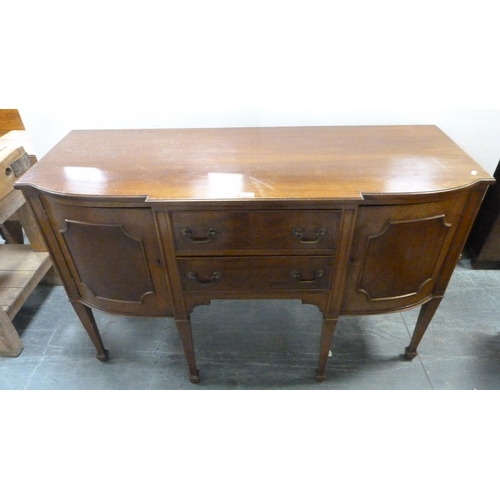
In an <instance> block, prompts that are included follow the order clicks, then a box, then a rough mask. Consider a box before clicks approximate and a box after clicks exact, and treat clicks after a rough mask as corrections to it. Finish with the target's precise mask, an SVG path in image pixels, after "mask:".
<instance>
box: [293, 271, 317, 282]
mask: <svg viewBox="0 0 500 500" xmlns="http://www.w3.org/2000/svg"><path fill="white" fill-rule="evenodd" d="M322 276H323V271H314V278H313V279H312V280H303V279H300V273H299V272H298V271H293V272H292V278H294V279H295V280H296V281H297V282H298V283H314V282H315V281H316V280H317V279H318V278H321V277H322Z"/></svg>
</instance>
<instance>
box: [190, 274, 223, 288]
mask: <svg viewBox="0 0 500 500" xmlns="http://www.w3.org/2000/svg"><path fill="white" fill-rule="evenodd" d="M187 278H188V279H190V280H194V281H196V284H197V285H200V286H210V285H213V284H214V283H215V282H216V281H217V280H220V279H222V274H221V273H219V272H217V271H216V272H214V273H212V276H211V278H210V279H209V280H200V278H199V277H198V273H194V272H190V273H187Z"/></svg>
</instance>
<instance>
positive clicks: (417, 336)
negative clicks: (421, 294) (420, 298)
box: [405, 297, 442, 360]
mask: <svg viewBox="0 0 500 500" xmlns="http://www.w3.org/2000/svg"><path fill="white" fill-rule="evenodd" d="M441 300H442V297H437V298H435V299H432V300H430V301H429V302H427V303H426V304H424V305H423V306H422V307H421V308H420V314H419V315H418V319H417V323H416V324H415V330H414V331H413V336H412V338H411V341H410V345H409V346H408V347H407V348H406V349H405V356H406V359H409V360H412V359H413V358H414V357H415V356H416V355H417V347H418V344H419V343H420V341H421V340H422V337H423V336H424V333H425V331H426V330H427V327H428V326H429V323H430V322H431V320H432V318H433V316H434V313H435V312H436V311H437V308H438V307H439V304H440V303H441Z"/></svg>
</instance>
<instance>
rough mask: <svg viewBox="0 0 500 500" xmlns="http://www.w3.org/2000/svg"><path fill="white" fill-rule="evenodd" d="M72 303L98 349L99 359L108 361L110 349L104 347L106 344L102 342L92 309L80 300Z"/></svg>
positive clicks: (97, 356)
mask: <svg viewBox="0 0 500 500" xmlns="http://www.w3.org/2000/svg"><path fill="white" fill-rule="evenodd" d="M71 305H72V306H73V309H74V310H75V312H76V314H77V315H78V317H79V318H80V321H81V322H82V324H83V326H84V327H85V330H86V331H87V333H88V335H89V337H90V340H92V343H93V344H94V346H95V348H96V349H97V355H96V358H97V359H98V360H99V361H108V359H109V355H108V350H107V349H106V348H105V347H104V344H103V342H102V338H101V334H100V333H99V329H98V328H97V323H96V321H95V318H94V313H93V312H92V309H90V307H87V306H85V305H83V304H81V303H80V302H71Z"/></svg>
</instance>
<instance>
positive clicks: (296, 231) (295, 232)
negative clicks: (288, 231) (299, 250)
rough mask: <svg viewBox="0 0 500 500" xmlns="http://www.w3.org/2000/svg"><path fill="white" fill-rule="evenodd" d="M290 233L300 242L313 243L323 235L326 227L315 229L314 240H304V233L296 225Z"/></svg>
mask: <svg viewBox="0 0 500 500" xmlns="http://www.w3.org/2000/svg"><path fill="white" fill-rule="evenodd" d="M292 234H293V235H294V236H295V237H296V238H298V240H299V241H300V242H301V243H306V244H314V243H318V242H319V240H320V239H321V238H322V236H324V235H325V234H326V229H325V228H324V227H320V228H319V229H318V230H317V231H316V239H315V240H306V239H304V238H303V237H302V236H303V234H304V230H303V229H302V228H300V227H296V228H295V229H292Z"/></svg>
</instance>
